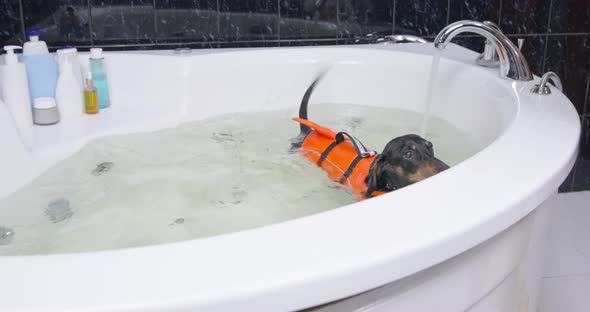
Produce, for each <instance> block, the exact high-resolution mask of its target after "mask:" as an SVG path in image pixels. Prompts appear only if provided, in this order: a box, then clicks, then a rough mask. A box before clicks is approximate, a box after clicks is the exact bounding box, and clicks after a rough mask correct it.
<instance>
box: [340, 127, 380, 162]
mask: <svg viewBox="0 0 590 312" xmlns="http://www.w3.org/2000/svg"><path fill="white" fill-rule="evenodd" d="M344 136H347V137H348V139H350V141H351V142H352V145H354V148H355V149H356V152H357V154H358V155H359V156H360V157H361V158H367V157H372V156H375V155H377V152H375V151H369V150H368V149H367V148H366V147H365V146H364V145H363V143H362V142H361V141H360V140H359V139H357V138H356V137H355V136H353V135H352V134H350V133H349V132H348V131H346V130H343V131H340V132H338V133H337V134H336V143H340V142H342V141H344V139H345V138H344Z"/></svg>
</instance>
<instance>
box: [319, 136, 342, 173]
mask: <svg viewBox="0 0 590 312" xmlns="http://www.w3.org/2000/svg"><path fill="white" fill-rule="evenodd" d="M340 142H342V141H338V140H335V141H334V142H332V143H330V145H328V147H327V148H326V149H325V150H324V151H323V152H322V155H320V159H318V166H320V167H321V166H322V163H323V162H324V160H326V158H328V155H329V154H330V152H331V151H332V150H333V149H334V147H336V145H338V144H339V143H340Z"/></svg>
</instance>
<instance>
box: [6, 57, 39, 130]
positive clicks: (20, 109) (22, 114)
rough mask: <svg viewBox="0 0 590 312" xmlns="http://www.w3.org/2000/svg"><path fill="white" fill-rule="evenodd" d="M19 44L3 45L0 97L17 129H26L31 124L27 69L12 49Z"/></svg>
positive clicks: (31, 115)
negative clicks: (0, 96) (4, 53)
mask: <svg viewBox="0 0 590 312" xmlns="http://www.w3.org/2000/svg"><path fill="white" fill-rule="evenodd" d="M16 49H21V47H19V46H5V47H4V50H6V55H5V56H4V60H5V64H4V65H1V66H0V75H1V77H0V82H1V84H0V88H1V89H2V92H0V93H1V94H2V99H3V100H4V103H5V104H6V106H7V107H8V110H9V111H10V113H11V114H12V118H13V119H14V121H15V123H16V126H17V127H18V128H19V131H21V132H22V131H24V130H27V129H28V128H31V127H32V126H33V114H32V111H31V101H30V97H29V85H28V82H27V71H26V68H25V65H24V64H23V63H19V62H18V58H17V56H16V54H14V50H16Z"/></svg>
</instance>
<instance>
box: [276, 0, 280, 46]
mask: <svg viewBox="0 0 590 312" xmlns="http://www.w3.org/2000/svg"><path fill="white" fill-rule="evenodd" d="M277 17H278V18H277V38H278V39H279V47H280V46H281V0H277Z"/></svg>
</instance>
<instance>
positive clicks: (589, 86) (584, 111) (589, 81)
mask: <svg viewBox="0 0 590 312" xmlns="http://www.w3.org/2000/svg"><path fill="white" fill-rule="evenodd" d="M589 67H590V66H589ZM588 89H590V74H589V75H588V77H586V92H585V93H584V107H583V108H582V115H583V116H586V115H587V114H588V113H590V112H588Z"/></svg>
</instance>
